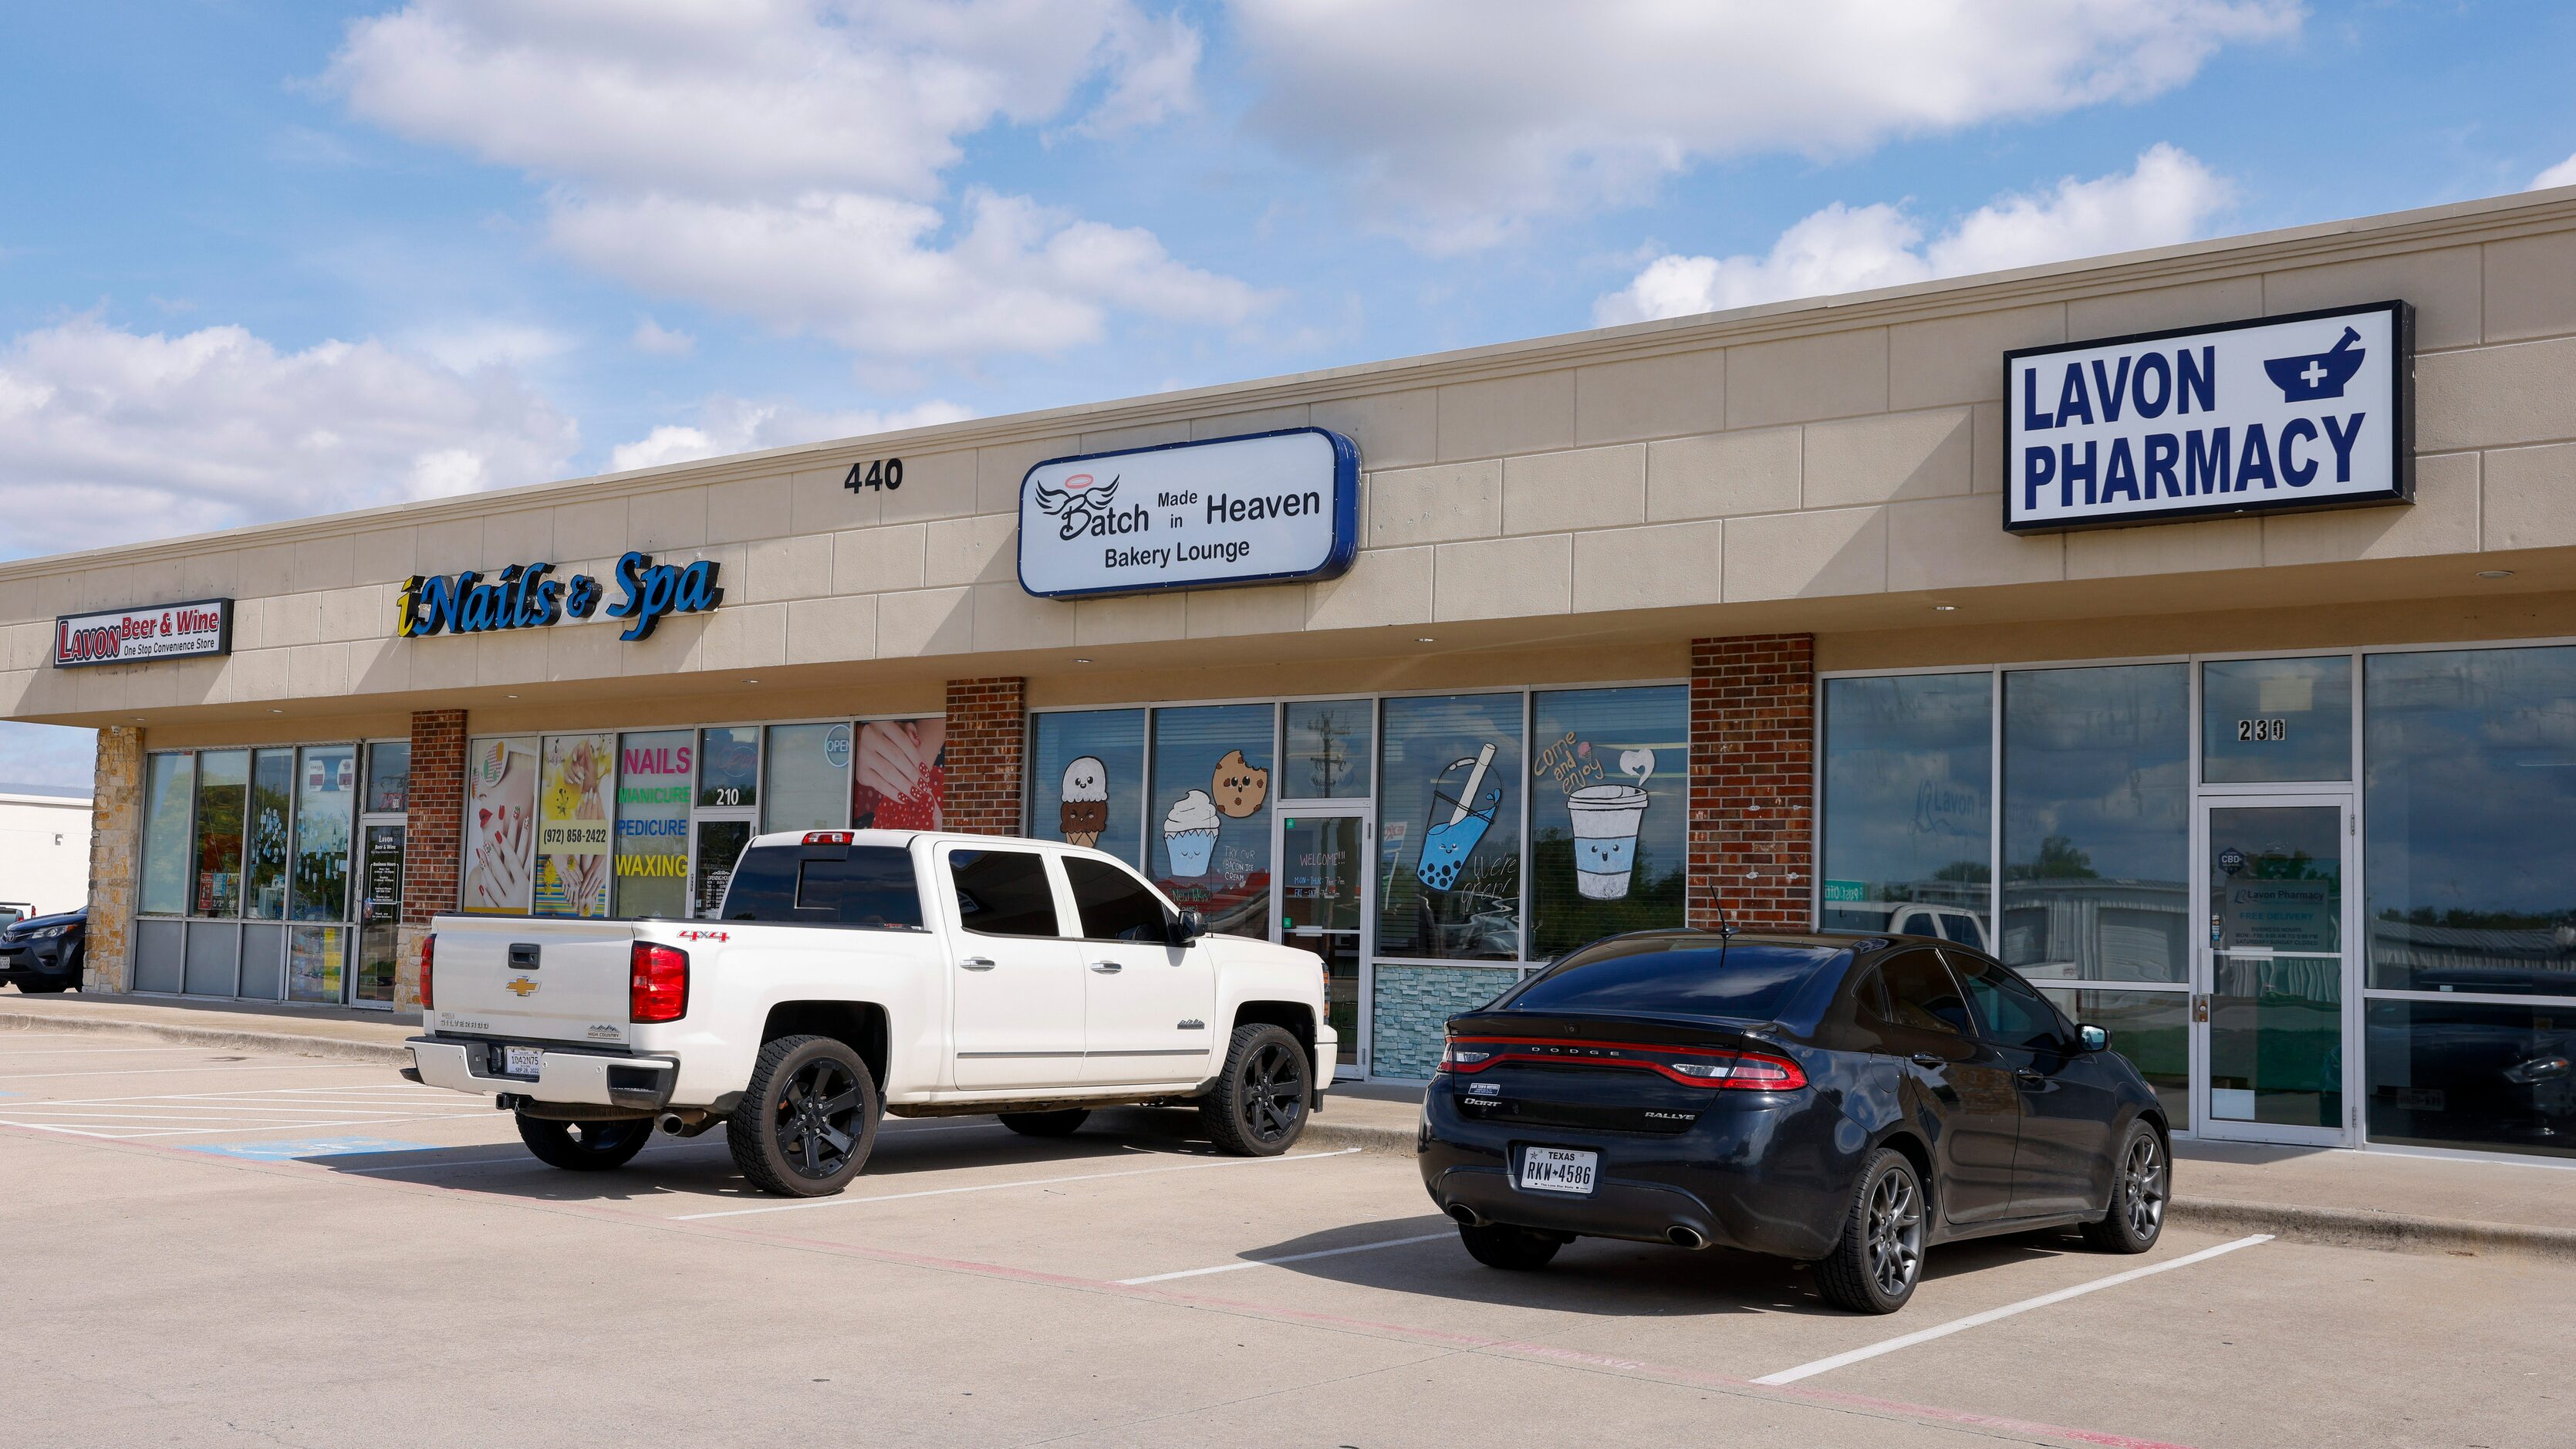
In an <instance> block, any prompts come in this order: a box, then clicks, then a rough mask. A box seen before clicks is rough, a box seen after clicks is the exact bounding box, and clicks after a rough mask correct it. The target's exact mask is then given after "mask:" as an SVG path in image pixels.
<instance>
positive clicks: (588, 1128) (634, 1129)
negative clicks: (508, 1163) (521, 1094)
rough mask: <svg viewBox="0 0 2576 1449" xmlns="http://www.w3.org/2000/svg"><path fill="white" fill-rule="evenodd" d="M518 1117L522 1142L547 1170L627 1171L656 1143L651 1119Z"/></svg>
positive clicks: (521, 1115) (519, 1114) (520, 1114)
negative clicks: (625, 1169) (605, 1119)
mask: <svg viewBox="0 0 2576 1449" xmlns="http://www.w3.org/2000/svg"><path fill="white" fill-rule="evenodd" d="M514 1115H516V1116H517V1117H518V1119H519V1140H520V1141H522V1142H524V1143H526V1144H528V1151H529V1152H530V1153H531V1154H533V1155H534V1156H535V1157H536V1159H537V1160H538V1161H539V1162H542V1163H544V1164H545V1165H546V1166H548V1167H560V1168H562V1169H563V1170H565V1171H566V1172H609V1171H613V1170H614V1169H617V1168H620V1167H624V1166H625V1165H626V1164H627V1163H628V1162H630V1161H632V1160H633V1159H634V1157H635V1154H636V1153H638V1152H641V1151H643V1150H644V1144H645V1143H647V1142H650V1141H652V1140H653V1119H652V1118H650V1117H620V1118H617V1119H614V1120H612V1121H606V1122H552V1121H548V1120H546V1119H545V1118H542V1117H531V1116H529V1115H528V1114H527V1113H525V1112H520V1113H516V1114H514Z"/></svg>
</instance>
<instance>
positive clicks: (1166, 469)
mask: <svg viewBox="0 0 2576 1449" xmlns="http://www.w3.org/2000/svg"><path fill="white" fill-rule="evenodd" d="M1359 499H1360V450H1359V445H1358V444H1356V443H1353V442H1352V441H1351V440H1350V439H1348V438H1345V437H1343V436H1342V435H1341V434H1339V433H1334V432H1327V431H1326V430H1324V429H1322V428H1288V429H1284V430H1282V431H1279V432H1275V433H1254V434H1251V435H1249V436H1246V437H1239V438H1211V439H1208V440H1207V441H1205V442H1196V443H1170V444H1166V445H1165V446H1162V447H1159V448H1138V449H1134V450H1131V451H1127V452H1119V453H1090V454H1085V455H1083V456H1081V457H1077V458H1050V459H1048V460H1047V461H1045V462H1043V463H1040V464H1038V465H1037V466H1036V467H1034V468H1031V469H1030V470H1029V471H1028V474H1027V476H1025V477H1023V478H1022V479H1021V480H1020V587H1022V588H1024V589H1026V590H1028V591H1029V592H1030V593H1032V594H1035V595H1037V596H1039V597H1040V598H1049V599H1069V598H1080V597H1083V596H1085V595H1092V594H1132V593H1143V592H1147V591H1150V590H1154V589H1176V588H1208V587H1215V586H1220V585H1228V584H1263V583H1289V582H1295V581H1299V580H1305V579H1328V578H1333V577H1335V576H1337V575H1339V574H1341V573H1343V572H1345V571H1346V570H1348V569H1349V568H1350V566H1351V560H1352V559H1353V558H1355V557H1356V556H1357V555H1358V552H1359Z"/></svg>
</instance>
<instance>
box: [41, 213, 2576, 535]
mask: <svg viewBox="0 0 2576 1449" xmlns="http://www.w3.org/2000/svg"><path fill="white" fill-rule="evenodd" d="M2500 221H2501V223H2502V224H2501V225H2499V222H2500ZM2570 229H2576V186H2562V187H2553V188H2550V189H2547V190H2542V191H2527V192H2515V193H2512V194H2509V195H2505V196H2496V197H2482V198H2478V199H2475V200H2470V201H2457V202H2448V203H2444V204H2441V205H2437V206H2427V207H2417V208H2413V209H2410V210H2405V211H2394V212H2384V213H2381V214H2378V215H2374V216H2364V217H2353V218H2347V219H2344V220H2339V221H2325V222H2312V223H2309V224H2307V225H2303V226H2293V227H2280V228H2275V229H2273V230H2270V231H2260V232H2247V233H2243V234H2240V235H2236V236H2228V237H2216V238H2211V239H2209V240H2205V241H2196V242H2181V243H2177V244H2175V245H2172V246H2162V247H2149V248H2145V249H2141V250H2137V251H2128V252H2113V253H2109V254H2106V255H2102V256H2094V257H2084V258H2079V259H2076V260H2073V261H2064V262H2049V263H2045V264H2041V265H2037V266H2029V267H2016V268H2012V269H2009V270H2005V271H1998V272H1984V273H1978V274H1975V275H1971V276H1965V277H1949V278H1942V279H1938V280H1934V281H1928V282H1915V283H1910V284H1908V285H1905V286H1900V287H1880V288H1876V289H1873V290H1870V291H1865V292H1846V293H1841V294H1838V295H1834V296H1827V297H1804V298H1798V299H1795V300H1791V301H1785V302H1766V303H1761V304H1758V305H1755V306H1750V307H1736V308H1731V309H1728V310H1726V311H1722V312H1708V313H1702V314H1699V315H1696V316H1690V317H1675V318H1668V319H1664V320H1661V321H1654V322H1632V323H1626V324H1623V325H1621V326H1616V327H1596V328H1589V329H1586V330H1583V331H1579V332H1567V333H1558V334H1553V335H1549V336H1545V337H1537V338H1529V339H1523V340H1517V341H1509V342H1497V343H1486V344H1482V345H1479V346H1475V347H1466V348H1457V349H1453V350H1450V351H1445V352H1430V353H1421V354H1417V355H1415V356H1411V357H1401V358H1393V359H1388V360H1384V361H1378V362H1364V363H1352V364H1348V365H1345V366H1341V367H1331V368H1322V369H1318V370H1315V371H1311V372H1298V373H1285V374H1280V375H1276V376H1272V377H1267V378H1258V379H1254V380H1251V381H1245V382H1228V383H1215V384H1210V385H1208V386H1205V387H1196V388H1185V389H1182V390H1179V391H1175V392H1165V393H1152V394H1147V395H1144V396H1138V397H1128V398H1120V399H1114V400H1110V401H1105V402H1091V403H1076V404H1072V405H1069V406H1064V407H1057V408H1044V409H1038V410H1035V411H1030V412H1019V413H1005V414H1001V415H999V416H995V417H991V418H969V419H965V420H963V421H959V422H953V423H941V424H937V425H934V426H929V427H919V428H905V429H900V430H897V431H893V432H886V433H873V434H866V435H862V436H859V437H851V438H835V439H829V440H825V441H820V442H813V443H800V444H795V445H793V446H789V447H783V448H769V449H764V450H762V451H759V452H753V453H735V454H729V455H727V456H725V457H721V458H708V459H699V460H695V461H692V462H686V463H668V464H663V465H661V466H659V467H653V468H640V469H632V470H629V471H626V472H619V473H599V474H592V475H590V476H587V477H580V478H568V479H558V480H555V481H551V482H545V483H529V484H522V485H520V486H518V487H515V488H500V489H492V490H489V491H485V492H479V493H466V494H458V495H455V496H453V497H449V498H440V499H433V500H421V501H411V502H404V503H392V504H385V505H382V506H379V507H375V508H367V509H358V510H353V511H351V512H347V513H336V514H320V515H314V516H310V517H304V518H293V519H281V520H278V521H275V522H271V523H259V524H249V525H245V526H243V527H239V528H231V529H222V530H218V531H215V532H212V533H200V534H187V535H182V536H179V537H176V538H166V539H156V540H152V541H150V542H145V543H130V544H116V545H111V546H109V547H105V548H96V549H86V550H82V551H80V552H76V553H64V554H49V555H43V556H39V557H36V558H29V559H18V560H12V561H7V562H0V582H7V581H11V580H16V579H26V578H41V577H47V576H51V575H54V574H60V573H73V572H78V571H81V570H84V569H89V568H96V567H101V566H106V565H111V564H116V563H120V562H131V561H139V560H144V559H149V558H153V557H169V556H172V555H189V554H205V553H213V552H220V551H224V550H229V549H235V548H244V547H256V546H259V545H262V544H266V543H274V542H280V541H294V542H307V541H312V540H314V539H317V538H329V537H334V536H340V535H346V534H354V533H362V532H366V531H368V530H370V529H373V528H378V527H383V526H386V525H387V524H390V523H396V522H400V523H409V524H418V523H426V522H435V521H438V520H440V519H443V518H448V517H452V516H481V515H483V514H487V513H495V512H506V511H508V510H509V509H510V508H511V507H513V506H524V507H553V506H555V505H557V504H561V503H566V502H570V501H573V500H574V498H575V496H576V495H583V494H587V495H593V496H596V495H597V494H598V493H601V492H603V491H604V492H613V493H615V494H616V495H618V496H621V497H628V498H632V497H637V496H644V495H650V494H653V493H658V492H664V491H668V490H673V489H679V488H689V487H699V486H703V485H705V484H710V483H721V482H728V481H733V480H735V479H739V478H745V477H757V476H765V475H770V474H774V473H776V472H778V471H779V465H781V464H789V465H794V464H804V465H807V466H812V467H824V466H831V465H836V464H839V463H843V462H847V461H848V460H849V459H850V458H851V457H853V456H858V457H865V456H869V455H874V454H885V453H889V452H893V451H897V450H901V451H907V452H951V451H957V450H961V449H966V448H982V447H994V446H998V445H1005V444H1011V443H1025V442H1034V441H1038V440H1041V439H1046V438H1055V437H1064V436H1066V435H1068V434H1080V433H1083V432H1099V431H1107V430H1110V429H1118V428H1132V427H1141V426H1150V425H1152V424H1155V423H1168V422H1178V421H1183V420H1187V419H1194V418H1203V417H1207V416H1209V415H1211V414H1213V413H1221V412H1254V411H1259V410H1261V409H1264V408H1275V407H1282V406H1292V405H1295V404H1298V403H1313V402H1329V401H1337V400H1340V399H1343V398H1348V397H1357V396H1366V395H1370V394H1374V393H1381V392H1390V391H1400V390H1408V389H1410V388H1417V387H1436V386H1441V385H1444V384H1450V383H1458V382H1473V381H1482V380H1486V379H1490V378H1500V377H1509V376H1514V375H1518V374H1522V373H1529V372H1536V371H1544V370H1551V369H1556V368H1562V367H1566V366H1571V365H1580V364H1582V363H1585V362H1592V361H1610V360H1621V361H1625V360H1630V359H1634V358H1639V357H1652V356H1657V355H1661V354H1665V353H1674V352H1692V351H1701V350H1706V349H1709V348H1714V347H1732V346H1740V345H1743V344H1745V343H1750V342H1769V341H1777V340H1781V339H1784V338H1791V337H1800V336H1813V335H1821V334H1827V333H1832V332H1839V331H1848V330H1852V329H1855V328H1860V327H1882V326H1888V325H1891V324H1894V323H1899V322H1912V321H1922V320H1928V319H1933V318H1940V317H1948V316H1956V315H1960V314H1963V313H1973V312H1979V311H1988V310H1996V309H1999V308H2003V307H2009V306H2031V305H2040V304H2045V303H2049V302H2064V301H2069V300H2074V299H2078V298H2083V297H2090V296H2099V295H2102V294H2103V293H2104V292H2105V291H2107V290H2112V289H2114V288H2118V289H2129V290H2147V289H2152V288H2159V287H2170V286H2178V285H2184V284H2187V283H2190V282H2193V281H2198V280H2204V279H2208V278H2213V277H2218V276H2226V275H2241V274H2242V273H2243V272H2244V271H2245V270H2246V267H2245V261H2246V254H2248V253H2252V252H2259V251H2269V252H2272V253H2275V254H2276V255H2275V256H2272V257H2267V258H2265V259H2264V260H2265V263H2266V269H2271V267H2272V266H2273V265H2279V266H2317V265H2321V264H2324V263H2328V262H2333V261H2338V260H2343V259H2345V258H2346V257H2348V256H2351V255H2356V254H2360V255H2369V254H2387V253H2390V252H2405V251H2421V250H2428V249H2431V248H2433V247H2438V246H2443V245H2455V244H2457V242H2456V239H2457V238H2458V237H2459V236H2460V235H2461V234H2462V233H2476V234H2478V236H2479V239H2480V240H2482V241H2495V240H2503V239H2508V238H2510V237H2512V236H2516V235H2528V234H2533V233H2542V232H2551V231H2566V230H2570Z"/></svg>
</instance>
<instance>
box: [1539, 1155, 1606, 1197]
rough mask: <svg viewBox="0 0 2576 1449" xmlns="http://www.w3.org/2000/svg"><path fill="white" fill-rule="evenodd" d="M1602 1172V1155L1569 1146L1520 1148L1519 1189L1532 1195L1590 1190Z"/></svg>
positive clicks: (1586, 1191)
mask: <svg viewBox="0 0 2576 1449" xmlns="http://www.w3.org/2000/svg"><path fill="white" fill-rule="evenodd" d="M1600 1171H1601V1154H1600V1153H1598V1152H1578V1151H1576V1150H1575V1149H1573V1148H1570V1147H1525V1148H1522V1149H1521V1186H1522V1187H1524V1188H1526V1189H1528V1190H1530V1191H1532V1192H1573V1193H1588V1192H1590V1191H1592V1185H1593V1182H1594V1179H1595V1178H1596V1177H1598V1176H1599V1174H1600Z"/></svg>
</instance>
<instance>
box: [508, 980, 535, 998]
mask: <svg viewBox="0 0 2576 1449" xmlns="http://www.w3.org/2000/svg"><path fill="white" fill-rule="evenodd" d="M507 984H508V985H509V988H510V990H511V992H512V994H514V995H516V996H518V997H519V998H520V999H522V1000H525V999H526V998H527V997H529V996H531V995H534V994H535V992H536V989H537V983H536V982H535V980H533V979H532V978H530V977H526V976H514V977H511V978H510V980H509V982H508V983H507Z"/></svg>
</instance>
